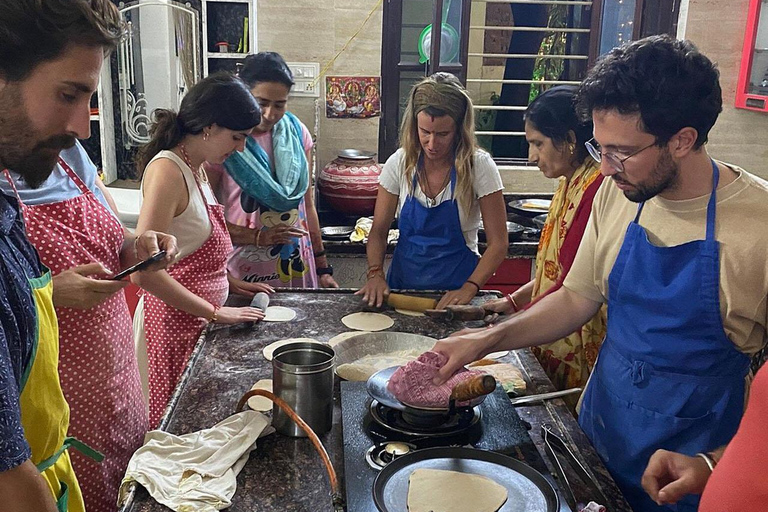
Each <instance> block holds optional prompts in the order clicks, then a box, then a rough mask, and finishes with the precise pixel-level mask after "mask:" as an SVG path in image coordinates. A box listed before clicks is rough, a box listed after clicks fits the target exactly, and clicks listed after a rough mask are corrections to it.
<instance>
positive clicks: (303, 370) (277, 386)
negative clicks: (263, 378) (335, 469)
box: [272, 342, 336, 437]
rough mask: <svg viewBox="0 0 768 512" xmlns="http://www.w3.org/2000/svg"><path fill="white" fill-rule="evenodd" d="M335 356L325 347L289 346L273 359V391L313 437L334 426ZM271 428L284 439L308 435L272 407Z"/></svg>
mask: <svg viewBox="0 0 768 512" xmlns="http://www.w3.org/2000/svg"><path fill="white" fill-rule="evenodd" d="M335 359H336V354H335V353H334V351H333V349H332V348H331V347H329V346H328V345H321V344H319V343H301V342H298V343H289V344H287V345H283V346H282V347H278V348H277V349H276V350H275V352H274V355H273V357H272V387H273V390H274V393H275V395H277V396H278V397H280V398H282V399H283V400H285V401H286V402H287V403H288V405H290V406H291V408H292V409H293V410H294V411H296V413H297V414H298V415H299V416H300V417H301V419H303V420H304V421H306V422H307V423H308V424H309V426H310V427H312V430H314V431H315V433H316V434H318V435H319V434H323V433H325V432H328V431H329V430H330V429H331V424H332V422H333V364H334V362H335ZM272 425H273V426H274V427H275V429H276V430H277V431H278V432H279V433H281V434H283V435H286V436H291V437H306V436H307V434H306V433H305V432H304V431H303V430H302V429H301V428H300V427H299V426H298V425H296V423H294V421H293V420H291V418H290V417H288V415H287V414H285V413H284V412H283V411H282V409H280V408H279V407H278V406H277V405H275V406H274V407H273V409H272Z"/></svg>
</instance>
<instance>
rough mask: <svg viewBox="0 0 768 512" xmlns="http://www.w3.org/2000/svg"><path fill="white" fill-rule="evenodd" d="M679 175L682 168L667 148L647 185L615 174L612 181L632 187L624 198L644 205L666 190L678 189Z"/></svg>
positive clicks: (626, 191) (657, 162) (625, 193)
mask: <svg viewBox="0 0 768 512" xmlns="http://www.w3.org/2000/svg"><path fill="white" fill-rule="evenodd" d="M679 175H680V168H679V167H678V166H677V164H675V161H674V160H673V159H672V155H671V154H670V152H669V149H667V148H666V147H665V148H664V150H663V151H662V152H661V155H660V156H659V159H658V160H657V161H656V165H654V167H653V169H652V170H651V175H650V176H649V177H648V179H647V180H646V182H645V183H637V184H635V183H629V182H628V181H626V180H624V179H623V178H622V175H621V174H614V175H613V177H612V179H613V181H616V182H618V183H628V184H630V185H632V186H633V187H634V189H631V190H625V191H624V197H626V198H627V199H629V200H630V201H632V202H633V203H642V202H645V201H647V200H649V199H650V198H652V197H655V196H657V195H659V194H661V193H662V192H664V191H665V190H668V189H671V188H674V187H676V186H677V179H678V177H679Z"/></svg>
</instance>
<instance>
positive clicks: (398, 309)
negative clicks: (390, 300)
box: [395, 308, 427, 316]
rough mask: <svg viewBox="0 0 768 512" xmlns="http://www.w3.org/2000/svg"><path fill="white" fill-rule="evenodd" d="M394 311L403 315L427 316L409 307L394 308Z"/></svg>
mask: <svg viewBox="0 0 768 512" xmlns="http://www.w3.org/2000/svg"><path fill="white" fill-rule="evenodd" d="M395 311H396V312H397V313H400V314H401V315H405V316H427V315H425V314H424V313H422V312H421V311H411V310H410V309H400V308H395Z"/></svg>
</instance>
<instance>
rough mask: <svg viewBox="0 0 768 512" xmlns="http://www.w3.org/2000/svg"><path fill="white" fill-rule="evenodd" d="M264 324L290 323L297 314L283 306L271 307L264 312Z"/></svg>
mask: <svg viewBox="0 0 768 512" xmlns="http://www.w3.org/2000/svg"><path fill="white" fill-rule="evenodd" d="M264 313H265V314H266V316H265V317H264V322H290V321H291V320H293V319H294V318H296V312H295V311H294V310H292V309H291V308H284V307H283V306H269V307H267V310H266V311H265V312H264Z"/></svg>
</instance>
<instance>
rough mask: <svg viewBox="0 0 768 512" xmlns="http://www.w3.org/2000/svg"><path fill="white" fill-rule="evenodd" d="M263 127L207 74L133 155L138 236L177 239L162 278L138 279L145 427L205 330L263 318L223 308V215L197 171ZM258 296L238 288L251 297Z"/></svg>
mask: <svg viewBox="0 0 768 512" xmlns="http://www.w3.org/2000/svg"><path fill="white" fill-rule="evenodd" d="M260 121H261V115H260V111H259V105H258V104H257V103H256V101H255V100H254V99H253V96H251V94H250V91H249V90H248V87H247V86H246V85H245V84H244V83H243V82H242V81H241V80H240V79H238V78H236V77H234V76H232V75H229V74H226V73H223V74H214V75H210V76H208V77H207V78H204V79H203V80H201V81H200V82H198V83H197V84H195V86H194V87H192V88H191V89H190V90H189V92H188V93H187V95H186V96H185V97H184V99H183V100H182V102H181V106H180V108H179V112H178V114H177V113H175V112H172V111H169V110H156V111H155V124H154V126H153V128H152V140H151V141H150V142H149V143H148V144H147V145H146V146H144V147H143V148H142V151H141V153H140V155H139V160H138V168H139V170H140V171H143V179H142V193H143V204H142V206H141V211H140V213H139V221H138V224H137V227H136V232H137V233H142V232H144V231H145V230H148V229H153V230H158V229H162V230H163V231H165V232H168V233H171V234H173V235H174V236H176V238H177V240H178V245H179V260H178V261H177V262H176V263H175V264H174V265H173V266H171V267H170V268H169V269H168V271H167V272H166V271H158V272H155V273H153V274H152V275H149V274H147V275H141V276H138V277H137V278H136V281H137V284H139V285H141V287H142V288H144V290H146V291H147V292H149V293H145V294H144V297H143V298H142V300H141V301H140V303H139V307H138V308H137V310H136V315H137V321H136V322H135V326H136V334H137V338H138V340H137V344H138V345H139V346H141V345H143V344H145V345H146V350H147V360H148V378H149V424H150V427H156V426H157V425H158V423H159V421H160V419H161V417H162V416H163V413H164V411H165V408H166V405H167V404H168V401H169V400H170V398H171V395H172V394H173V390H174V388H175V387H176V384H177V383H178V381H179V379H180V378H181V374H182V372H183V371H184V368H185V366H186V364H187V360H188V358H189V356H190V354H191V353H192V350H193V348H194V346H195V343H196V342H197V340H198V338H199V336H200V334H201V332H202V330H203V328H204V327H205V325H206V324H207V323H222V324H235V323H239V322H255V321H259V320H261V319H262V318H263V317H264V314H263V312H262V311H260V310H258V309H256V308H251V307H242V308H233V307H225V306H224V301H225V300H226V299H227V295H228V292H229V283H228V281H227V270H226V269H227V259H228V256H229V254H230V252H231V251H232V242H231V240H230V238H229V233H228V232H227V226H226V223H225V222H224V209H223V207H222V206H221V205H220V204H218V203H217V201H216V198H215V197H214V196H213V192H212V191H211V187H210V185H209V184H208V178H207V176H206V173H205V169H204V168H203V162H206V161H207V162H213V163H221V162H223V161H224V160H226V159H227V157H229V155H231V154H232V153H234V152H236V151H242V149H243V145H244V144H245V139H246V137H248V136H249V135H250V133H251V130H252V129H253V127H254V126H256V125H258V124H259V122H260ZM161 226H162V228H161ZM261 289H263V288H259V287H250V288H249V287H248V285H247V283H242V284H241V285H239V286H238V290H240V291H243V290H246V292H245V293H248V294H250V295H253V293H254V292H255V291H260V290H261ZM142 320H143V322H142ZM142 324H143V325H142Z"/></svg>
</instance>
